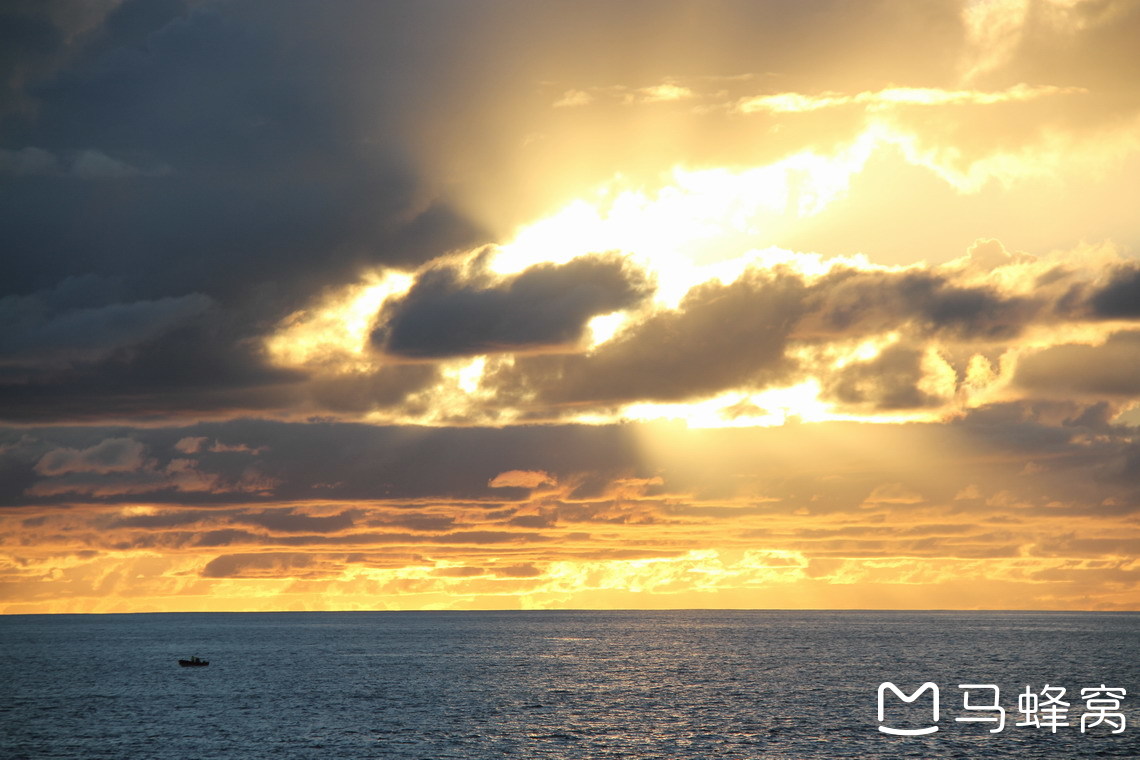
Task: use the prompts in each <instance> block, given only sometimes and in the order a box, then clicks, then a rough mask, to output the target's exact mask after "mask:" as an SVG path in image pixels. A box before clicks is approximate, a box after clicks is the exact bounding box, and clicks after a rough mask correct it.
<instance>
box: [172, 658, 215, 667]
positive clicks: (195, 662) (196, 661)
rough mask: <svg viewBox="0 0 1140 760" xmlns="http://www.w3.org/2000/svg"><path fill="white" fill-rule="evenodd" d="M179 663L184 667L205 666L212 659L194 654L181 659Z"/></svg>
mask: <svg viewBox="0 0 1140 760" xmlns="http://www.w3.org/2000/svg"><path fill="white" fill-rule="evenodd" d="M178 664H179V665H181V666H182V667H184V668H204V667H205V666H207V665H209V664H210V661H209V660H203V659H201V658H199V657H198V655H194V656H193V657H191V658H190V659H189V660H179V661H178Z"/></svg>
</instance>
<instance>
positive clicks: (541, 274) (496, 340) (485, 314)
mask: <svg viewBox="0 0 1140 760" xmlns="http://www.w3.org/2000/svg"><path fill="white" fill-rule="evenodd" d="M475 266H476V271H475V272H474V273H471V274H469V275H468V276H464V274H463V273H462V272H461V271H459V270H458V269H455V268H451V267H440V268H430V269H428V270H427V271H425V272H424V273H422V274H421V275H420V276H419V278H418V279H417V280H416V283H415V284H414V285H413V286H412V288H411V290H409V291H408V293H407V294H406V295H405V296H403V297H401V298H399V299H396V300H394V301H389V302H388V303H387V304H386V305H385V307H384V309H383V311H382V312H381V314H380V315H379V317H378V323H379V326H378V327H377V328H376V329H375V330H374V331H373V333H372V342H373V343H374V344H375V345H376V346H377V347H379V348H381V349H382V350H384V351H385V352H387V353H388V354H391V355H394V356H401V357H408V358H429V357H430V358H438V357H446V356H470V355H477V354H487V353H498V352H506V351H526V350H528V349H538V348H558V347H563V348H566V347H570V346H573V344H575V343H576V342H578V341H579V340H580V339H581V338H582V333H583V330H584V328H585V325H586V321H587V320H589V319H590V318H591V317H593V316H595V315H598V314H607V313H610V312H614V311H619V310H622V309H626V308H630V307H632V306H636V305H637V304H638V303H639V302H641V301H642V300H644V299H645V298H646V297H647V296H648V295H649V294H650V286H649V283H648V282H647V281H646V279H645V277H644V275H642V274H641V273H639V272H637V271H636V270H634V269H632V268H631V267H630V266H629V265H627V264H626V263H625V262H624V261H623V260H622V259H621V258H620V257H618V256H605V255H590V256H583V257H580V258H577V259H574V260H572V261H570V262H568V263H566V264H562V265H555V264H539V265H536V266H533V267H530V268H528V269H526V270H524V271H523V272H521V273H520V274H518V275H516V276H514V277H512V278H509V279H507V281H505V282H502V283H495V282H493V281H492V280H491V279H490V278H489V277H488V276H487V275H486V274H485V273H483V272H482V271H479V269H478V264H476V265H475Z"/></svg>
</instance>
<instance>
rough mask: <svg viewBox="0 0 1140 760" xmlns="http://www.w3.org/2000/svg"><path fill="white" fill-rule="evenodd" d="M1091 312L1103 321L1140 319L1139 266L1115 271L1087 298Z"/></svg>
mask: <svg viewBox="0 0 1140 760" xmlns="http://www.w3.org/2000/svg"><path fill="white" fill-rule="evenodd" d="M1089 305H1090V306H1091V307H1092V312H1093V314H1095V315H1096V316H1098V317H1102V318H1105V319H1140V266H1135V265H1133V266H1126V267H1121V268H1119V269H1117V270H1116V271H1115V272H1114V273H1113V275H1112V277H1111V279H1110V280H1109V281H1108V283H1107V284H1105V285H1104V286H1102V287H1100V288H1098V289H1097V290H1095V291H1094V292H1093V293H1092V295H1091V296H1090V297H1089Z"/></svg>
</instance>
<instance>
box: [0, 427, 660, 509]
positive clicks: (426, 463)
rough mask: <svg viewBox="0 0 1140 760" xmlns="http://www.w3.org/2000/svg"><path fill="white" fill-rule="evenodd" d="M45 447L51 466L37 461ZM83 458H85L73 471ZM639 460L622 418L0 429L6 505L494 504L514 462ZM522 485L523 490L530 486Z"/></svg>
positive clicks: (569, 465)
mask: <svg viewBox="0 0 1140 760" xmlns="http://www.w3.org/2000/svg"><path fill="white" fill-rule="evenodd" d="M198 437H205V438H206V439H208V440H220V441H226V442H228V443H229V445H231V446H234V445H237V444H239V443H240V444H245V445H246V446H247V447H248V448H249V449H250V450H261V451H260V453H259V454H258V455H257V456H251V455H249V454H235V453H234V452H232V451H211V450H209V449H208V448H206V447H202V448H201V449H200V450H199V451H197V452H195V453H187V452H186V449H187V448H188V447H187V446H186V445H181V446H180V442H182V441H184V440H185V439H186V438H198ZM51 452H63V453H62V454H60V453H57V454H52V453H51ZM112 455H113V456H112ZM128 455H129V456H128ZM45 457H46V458H47V460H46V461H49V462H51V463H54V464H53V467H47V468H45V467H43V466H39V464H38V463H39V462H41V461H45ZM57 460H58V461H57ZM103 461H106V462H109V463H110V464H103V465H99V467H100V468H101V469H99V470H98V471H97V470H96V469H95V468H96V464H95V463H97V462H103ZM85 462H90V463H91V464H83V465H82V471H78V470H76V467H79V466H80V464H81V463H85ZM67 463H70V465H68V464H67ZM128 464H129V465H130V467H128ZM56 465H58V466H56ZM61 468H63V469H67V471H66V472H64V471H63V469H61ZM643 468H644V465H643V464H642V463H641V457H640V456H639V454H638V451H637V447H636V445H635V442H634V439H633V436H632V433H631V431H629V430H628V429H625V428H623V427H621V426H609V427H606V426H597V427H576V426H541V427H519V428H505V429H496V428H458V429H445V428H416V427H380V426H373V425H356V424H343V423H321V422H311V421H310V422H304V423H276V422H267V421H254V420H238V421H233V422H227V423H207V424H198V425H192V426H187V427H150V428H134V429H128V428H106V427H94V426H92V427H53V428H31V429H29V430H25V431H16V430H12V429H8V430H5V429H0V472H8V473H10V475H11V477H10V478H7V477H6V478H5V479H4V480H3V481H0V503H2V504H5V505H20V504H44V503H58V502H59V500H60V499H61V498H67V497H68V496H69V495H70V496H71V497H74V498H75V499H76V500H80V501H95V502H108V503H137V502H138V500H139V499H140V498H144V497H145V499H146V500H147V501H148V502H151V503H156V504H160V503H174V504H184V505H203V506H204V505H219V506H222V505H228V504H235V503H253V504H257V503H265V502H275V501H287V500H294V499H298V500H316V501H352V500H369V499H423V498H439V499H448V500H452V501H454V500H463V499H477V500H480V501H482V502H493V503H498V502H502V501H506V500H509V499H511V498H512V494H511V493H509V492H510V491H512V490H516V489H505V488H493V487H491V485H490V483H491V481H492V480H493V479H494V478H495V477H496V476H497V475H499V474H500V473H502V472H504V471H506V470H510V469H525V470H543V471H546V472H548V473H550V474H551V476H552V477H554V478H557V479H558V480H559V481H566V482H572V481H573V480H574V479H575V478H576V477H577V476H578V474H579V473H586V472H594V473H597V476H598V477H608V478H610V479H612V478H616V477H626V476H636V477H648V476H650V475H651V473H648V472H645V471H643ZM111 470H113V471H111ZM517 490H520V491H521V493H520V494H518V497H523V496H526V495H527V494H528V493H529V492H528V491H527V490H526V489H517ZM231 517H232V518H233V521H234V522H235V524H243V525H256V526H258V527H262V528H268V529H271V530H275V531H276V530H286V529H287V528H288V527H289V526H290V525H294V526H298V529H299V528H300V527H303V526H304V525H305V524H307V523H308V522H309V521H312V520H322V521H325V522H326V523H327V525H325V527H326V528H329V529H331V528H332V527H335V525H340V524H341V523H345V524H347V521H349V520H353V521H355V520H357V519H359V518H358V516H357V515H356V513H355V512H353V511H352V510H351V509H349V510H338V511H337V513H336V514H334V515H333V516H331V517H312V516H310V515H307V514H305V513H302V512H297V513H293V512H281V511H276V510H266V511H264V512H261V513H257V512H248V513H246V514H243V515H240V516H239V515H236V514H235V515H232V516H231ZM372 519H380V518H372ZM338 521H339V522H338ZM452 524H453V523H452V522H451V521H450V520H441V519H440V517H439V516H437V515H434V514H430V513H425V512H424V510H422V509H414V508H413V509H409V510H407V512H406V513H404V514H401V515H398V516H396V515H390V516H388V517H386V518H384V519H383V520H381V522H379V523H377V524H376V525H375V526H374V527H381V526H390V527H403V528H405V529H408V530H414V531H424V530H438V529H445V528H447V527H449V526H451V525H452Z"/></svg>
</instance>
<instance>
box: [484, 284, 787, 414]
mask: <svg viewBox="0 0 1140 760" xmlns="http://www.w3.org/2000/svg"><path fill="white" fill-rule="evenodd" d="M805 291H806V288H805V286H804V284H803V282H802V281H801V280H800V279H799V278H797V277H793V276H790V275H770V274H767V273H764V272H761V271H758V270H752V271H750V272H748V273H747V274H745V275H744V276H743V277H741V278H740V279H739V280H737V281H735V282H733V283H731V284H729V285H722V284H721V283H719V282H710V283H705V284H703V285H698V286H697V287H695V288H693V289H692V290H691V291H689V293H688V295H686V296H685V298H684V300H683V301H682V302H681V304H680V306H679V307H678V308H677V309H676V310H668V311H661V312H658V313H656V314H654V315H652V316H650V317H648V318H647V319H646V320H645V321H644V322H642V323H640V324H638V325H636V326H635V327H634V328H632V329H631V330H629V331H627V332H625V333H622V334H621V335H619V336H618V337H617V338H615V339H613V340H611V341H608V342H607V343H604V344H602V345H601V346H599V347H598V348H597V349H595V350H594V351H592V352H591V353H589V354H579V355H573V356H537V357H526V358H520V359H517V360H516V361H515V363H514V365H513V366H512V367H510V368H505V369H503V370H500V372H499V373H498V375H497V376H496V377H495V378H494V382H495V383H496V384H497V386H498V388H499V389H500V391H501V392H504V393H507V394H510V395H519V396H525V395H529V394H534V395H536V396H537V398H538V399H539V400H540V401H542V402H545V403H547V404H554V405H578V404H582V403H593V404H610V403H620V402H627V401H636V400H644V399H651V400H656V401H680V400H683V399H686V398H691V397H693V396H699V395H702V394H707V393H712V392H715V391H718V390H721V389H724V388H731V387H737V386H741V385H756V386H760V385H764V384H766V383H768V382H771V381H773V380H775V379H777V378H786V377H787V376H788V375H789V373H790V372H791V371H792V370H793V368H794V365H793V363H792V362H790V361H789V360H788V359H786V357H785V355H784V349H785V346H786V343H787V338H788V335H789V333H790V332H791V330H792V328H793V327H794V325H795V324H796V322H797V320H798V318H799V317H800V316H801V315H802V313H803V310H804V304H803V296H804V293H805Z"/></svg>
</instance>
